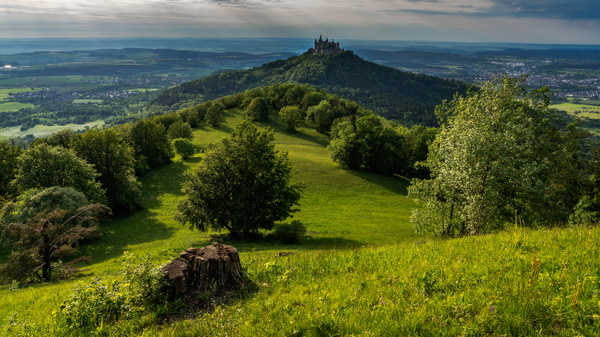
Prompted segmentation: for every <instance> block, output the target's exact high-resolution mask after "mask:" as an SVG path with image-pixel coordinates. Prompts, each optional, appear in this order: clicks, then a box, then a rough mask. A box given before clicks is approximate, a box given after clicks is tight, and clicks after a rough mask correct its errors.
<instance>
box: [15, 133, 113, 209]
mask: <svg viewBox="0 0 600 337" xmlns="http://www.w3.org/2000/svg"><path fill="white" fill-rule="evenodd" d="M17 167H18V168H17V174H16V175H15V179H14V180H13V181H12V185H13V186H14V187H15V188H16V189H17V190H18V191H19V192H21V193H22V192H24V191H26V190H29V189H40V188H49V187H53V186H62V187H73V188H74V189H76V190H78V191H80V192H82V193H83V194H85V195H86V197H87V198H88V199H89V200H91V201H92V202H102V203H104V202H105V201H106V195H105V191H104V190H103V189H102V187H101V185H100V183H98V182H97V178H98V176H99V174H98V172H97V171H96V169H94V166H93V165H91V164H90V163H88V162H87V161H85V159H82V158H80V157H79V156H77V155H76V154H75V152H74V151H73V150H70V149H65V148H64V147H60V146H50V145H47V144H40V145H37V146H34V147H32V148H29V149H28V150H27V151H25V152H24V153H23V154H22V155H21V156H20V157H19V160H18V164H17Z"/></svg>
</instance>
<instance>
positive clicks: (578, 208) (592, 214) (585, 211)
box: [569, 196, 600, 226]
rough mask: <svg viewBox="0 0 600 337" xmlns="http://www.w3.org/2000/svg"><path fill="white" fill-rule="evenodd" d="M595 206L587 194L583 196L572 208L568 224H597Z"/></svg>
mask: <svg viewBox="0 0 600 337" xmlns="http://www.w3.org/2000/svg"><path fill="white" fill-rule="evenodd" d="M595 208H596V207H595V205H594V202H593V201H592V199H591V198H590V197H588V196H583V197H582V198H581V200H579V202H578V203H577V205H575V207H574V208H573V213H572V214H571V216H569V224H570V225H574V226H577V225H587V226H589V225H596V224H598V221H599V220H600V217H599V214H598V212H597V211H596V209H595Z"/></svg>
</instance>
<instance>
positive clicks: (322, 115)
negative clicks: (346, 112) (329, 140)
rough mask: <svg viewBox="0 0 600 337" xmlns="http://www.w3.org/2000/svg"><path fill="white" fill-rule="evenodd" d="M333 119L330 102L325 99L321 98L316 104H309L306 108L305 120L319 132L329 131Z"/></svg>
mask: <svg viewBox="0 0 600 337" xmlns="http://www.w3.org/2000/svg"><path fill="white" fill-rule="evenodd" d="M333 119H334V112H333V109H332V107H331V103H329V101H327V100H322V101H321V102H320V103H319V104H318V105H315V106H311V107H310V108H308V110H306V122H307V123H308V125H312V126H314V127H315V129H317V131H319V132H321V133H327V132H329V127H330V126H331V123H333Z"/></svg>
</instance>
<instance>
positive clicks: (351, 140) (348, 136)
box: [329, 114, 407, 174]
mask: <svg viewBox="0 0 600 337" xmlns="http://www.w3.org/2000/svg"><path fill="white" fill-rule="evenodd" d="M329 150H330V152H331V156H332V158H333V160H334V161H337V162H339V163H342V164H343V165H346V166H348V167H349V168H351V169H365V170H369V171H373V172H377V173H382V174H394V173H404V171H406V170H405V167H406V162H407V160H406V157H407V156H406V153H405V152H406V149H405V145H404V138H403V137H402V136H401V135H399V134H398V133H397V132H396V131H395V130H394V129H392V128H390V127H387V126H385V125H384V123H383V121H382V120H381V118H380V117H377V116H375V115H373V114H368V115H364V116H360V117H352V118H349V119H343V120H340V121H339V122H338V123H336V124H335V126H334V127H333V129H332V131H331V141H330V144H329Z"/></svg>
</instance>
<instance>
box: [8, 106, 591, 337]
mask: <svg viewBox="0 0 600 337" xmlns="http://www.w3.org/2000/svg"><path fill="white" fill-rule="evenodd" d="M242 120H243V119H242V117H241V116H240V114H239V113H237V112H231V111H230V112H229V113H228V117H227V119H226V122H225V123H224V125H222V126H221V127H219V128H216V129H215V128H211V127H203V128H200V129H197V130H195V131H194V143H195V144H198V145H200V144H209V143H214V142H217V141H219V140H220V139H223V138H224V137H227V136H229V135H230V133H231V130H232V129H233V128H234V127H235V126H236V125H237V124H238V123H240V122H241V121H242ZM275 127H276V125H275ZM326 141H327V139H326V138H325V136H323V135H321V134H318V133H317V132H315V131H314V130H311V129H306V128H300V129H299V132H297V133H285V132H282V131H280V130H277V134H276V143H277V147H278V149H280V150H284V151H287V152H288V153H289V156H290V159H291V162H292V164H293V168H294V180H295V181H297V182H302V183H304V184H305V185H306V190H305V193H304V195H303V198H302V200H301V205H300V208H301V211H300V212H299V213H297V214H295V216H294V218H295V219H297V220H299V221H301V222H303V223H304V224H306V225H307V227H308V234H309V237H308V238H306V239H305V240H303V242H302V244H301V245H281V244H277V243H272V242H268V241H263V242H238V241H236V242H231V243H232V244H234V245H235V246H236V247H238V249H239V250H240V253H241V261H242V264H243V265H244V267H245V268H246V270H247V272H248V275H249V277H250V279H251V280H252V281H253V282H255V284H256V285H257V288H256V290H255V291H254V292H251V293H248V294H245V295H242V296H241V297H240V298H232V299H231V300H230V301H229V302H228V303H227V304H226V305H219V306H217V307H216V308H215V310H214V311H211V312H207V313H201V314H199V315H197V316H194V317H190V318H189V319H185V320H174V321H171V322H170V323H169V324H162V325H157V324H155V318H154V317H153V316H152V314H148V315H146V316H145V317H144V318H143V319H140V320H127V319H123V320H121V321H119V322H117V323H111V324H106V325H105V326H103V327H99V328H98V329H97V331H95V332H94V335H98V336H126V335H143V336H344V335H361V336H362V335H364V336H386V335H388V336H457V335H468V336H484V335H513V336H528V335H566V336H570V335H596V334H597V333H598V332H599V331H600V323H599V322H600V320H599V317H600V316H598V315H599V313H600V304H599V303H600V302H599V301H598V300H599V298H598V286H597V282H598V279H597V277H598V275H599V274H600V265H599V264H598V263H596V262H595V261H596V260H597V259H596V256H597V255H598V251H599V249H600V244H599V243H600V240H599V238H600V230H599V229H598V228H593V229H589V228H585V227H581V228H570V229H554V230H540V231H533V230H522V229H513V230H509V231H508V232H503V233H499V234H493V235H487V236H476V237H469V238H464V239H454V240H440V239H430V238H426V237H415V236H414V231H413V228H412V226H411V225H410V224H409V215H410V211H411V209H412V208H414V203H413V202H412V201H411V200H410V199H409V198H407V197H406V190H405V189H406V181H405V180H403V179H400V178H395V177H383V176H379V175H376V174H369V173H364V172H355V171H348V170H345V169H342V168H341V167H339V166H338V165H336V164H334V163H333V162H332V160H331V159H330V157H329V153H328V151H327V149H326V148H325V146H324V145H325V144H326ZM202 156H203V155H196V156H195V157H193V158H191V159H190V160H188V161H182V160H180V159H179V158H175V160H174V162H173V163H172V164H170V165H168V166H165V167H163V168H160V169H157V170H154V171H152V172H151V173H150V174H149V175H147V176H145V177H144V178H143V180H142V182H143V195H144V199H143V200H142V204H143V206H144V207H145V209H144V210H143V211H139V212H137V213H136V214H134V215H132V216H130V217H126V218H121V219H116V220H114V221H112V222H110V223H108V224H105V225H103V227H102V231H103V233H104V236H103V237H102V238H101V239H100V240H99V241H96V242H94V243H93V244H91V245H89V246H87V247H86V248H85V250H84V254H86V255H90V256H91V261H92V263H91V264H90V265H88V266H86V267H85V268H84V276H83V277H81V278H79V279H77V280H72V281H62V282H54V283H46V284H41V285H37V286H31V287H23V288H19V287H9V286H2V287H0V335H2V336H42V335H43V336H49V335H59V334H58V332H57V331H56V330H54V329H55V328H56V327H55V326H53V320H54V314H53V312H55V311H56V310H57V308H58V307H59V306H60V305H61V304H62V303H63V301H64V300H65V299H67V298H68V297H69V296H71V295H72V294H73V290H74V289H75V288H76V287H78V286H81V285H82V284H86V283H89V282H90V281H92V280H95V279H96V278H102V279H104V280H109V281H110V280H118V279H120V277H121V276H122V267H121V263H122V261H123V258H124V257H125V256H127V255H130V256H134V257H137V258H141V257H143V256H145V255H147V256H149V257H150V258H151V259H152V261H153V262H155V263H157V264H164V263H165V262H166V261H169V260H170V259H172V258H173V257H174V256H177V254H178V253H179V252H180V251H181V250H183V249H185V248H187V247H190V246H203V245H205V244H208V243H209V242H211V241H213V240H214V238H213V235H218V234H220V233H214V232H209V233H201V232H197V231H191V230H189V229H188V228H187V227H186V226H182V225H180V224H178V223H177V222H176V221H175V220H174V218H173V216H174V214H175V212H176V207H177V204H178V202H179V201H180V200H181V199H182V198H183V195H182V193H181V189H180V188H181V184H182V182H183V179H184V178H183V173H184V172H185V171H186V170H188V169H193V168H195V167H197V166H198V165H199V163H200V161H201V160H202ZM280 252H288V253H291V254H288V255H286V256H280V254H279V253H280ZM5 257H6V256H0V259H3V258H5Z"/></svg>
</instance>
